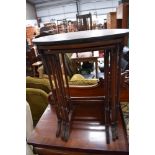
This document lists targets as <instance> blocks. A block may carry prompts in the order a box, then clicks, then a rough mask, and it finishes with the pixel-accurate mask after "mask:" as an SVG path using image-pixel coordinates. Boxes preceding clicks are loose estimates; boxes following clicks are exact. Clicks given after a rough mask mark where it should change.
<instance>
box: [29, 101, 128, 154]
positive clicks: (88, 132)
mask: <svg viewBox="0 0 155 155" xmlns="http://www.w3.org/2000/svg"><path fill="white" fill-rule="evenodd" d="M97 105H98V106H96V108H95V109H94V110H93V108H94V107H93V106H91V105H90V108H89V109H88V113H87V116H89V115H88V114H90V115H91V116H94V117H91V118H90V117H88V118H89V119H94V122H93V123H92V121H91V122H90V120H89V119H88V120H81V121H79V120H78V119H79V112H80V113H81V115H85V116H86V114H85V111H84V110H83V108H81V107H79V108H77V111H75V115H74V121H73V123H72V129H71V134H70V138H69V140H68V141H67V142H64V141H62V140H61V139H60V138H56V136H55V132H56V130H57V127H56V126H57V121H56V119H57V118H56V117H57V116H56V114H55V111H54V108H51V106H48V107H47V109H46V110H45V112H44V114H43V115H42V117H41V119H40V121H39V122H38V124H37V125H36V128H35V129H34V131H33V132H32V134H31V136H30V137H29V138H28V143H29V144H31V145H33V146H35V148H36V149H37V151H38V153H39V155H46V154H47V155H54V154H57V155H58V154H61V155H62V154H68V155H73V154H75V155H77V154H79V155H88V154H93V155H95V154H102V155H114V154H116V155H117V154H118V155H127V154H128V153H129V152H128V142H127V139H126V136H125V132H124V129H123V126H122V120H121V117H120V115H119V123H118V134H119V139H118V140H117V141H115V142H114V141H112V142H111V143H110V144H106V136H105V126H104V125H103V124H102V122H100V121H96V120H102V119H96V118H100V117H102V113H101V108H100V106H101V105H100V103H99V104H97ZM99 108H100V110H99ZM98 111H100V112H99V113H98ZM81 115H80V116H81ZM111 138H112V137H111V135H110V139H111ZM41 148H42V149H41Z"/></svg>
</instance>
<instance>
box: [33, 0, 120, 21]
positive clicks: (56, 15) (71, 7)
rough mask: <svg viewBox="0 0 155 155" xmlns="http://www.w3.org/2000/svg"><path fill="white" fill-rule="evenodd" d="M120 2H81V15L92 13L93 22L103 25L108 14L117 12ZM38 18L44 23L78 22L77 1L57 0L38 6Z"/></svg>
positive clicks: (115, 0)
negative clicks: (58, 21) (57, 21)
mask: <svg viewBox="0 0 155 155" xmlns="http://www.w3.org/2000/svg"><path fill="white" fill-rule="evenodd" d="M118 2H119V0H79V2H78V4H79V13H80V14H87V13H89V12H90V13H91V14H92V15H93V16H92V17H93V20H96V18H97V20H98V22H99V23H103V21H104V19H106V18H107V16H106V15H107V13H108V12H113V11H116V7H117V6H118ZM36 11H37V16H38V17H40V18H41V21H42V22H50V21H56V20H60V19H64V18H66V19H67V20H76V14H77V6H76V1H75V0H65V1H64V0H57V1H53V2H52V1H51V2H48V3H44V4H38V5H36Z"/></svg>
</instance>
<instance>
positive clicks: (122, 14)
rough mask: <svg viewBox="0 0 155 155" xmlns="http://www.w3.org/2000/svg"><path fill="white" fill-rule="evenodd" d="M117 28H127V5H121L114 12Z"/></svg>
mask: <svg viewBox="0 0 155 155" xmlns="http://www.w3.org/2000/svg"><path fill="white" fill-rule="evenodd" d="M116 19H117V28H129V3H127V2H126V3H121V4H120V5H119V6H118V7H117V11H116Z"/></svg>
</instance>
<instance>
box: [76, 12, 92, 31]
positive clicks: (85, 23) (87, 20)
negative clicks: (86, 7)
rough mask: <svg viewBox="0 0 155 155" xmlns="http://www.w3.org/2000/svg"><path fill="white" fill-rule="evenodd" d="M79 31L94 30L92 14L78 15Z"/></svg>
mask: <svg viewBox="0 0 155 155" xmlns="http://www.w3.org/2000/svg"><path fill="white" fill-rule="evenodd" d="M76 20H77V29H78V31H85V30H92V15H91V13H89V14H85V15H76Z"/></svg>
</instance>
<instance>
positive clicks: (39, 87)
mask: <svg viewBox="0 0 155 155" xmlns="http://www.w3.org/2000/svg"><path fill="white" fill-rule="evenodd" d="M49 92H50V85H49V82H48V80H47V79H39V78H32V77H26V100H27V102H28V103H29V105H30V109H31V113H32V118H33V124H34V126H35V125H36V124H37V122H38V121H39V119H40V117H41V116H42V114H43V112H44V111H45V109H46V107H47V105H48V102H49V101H48V94H49Z"/></svg>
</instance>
